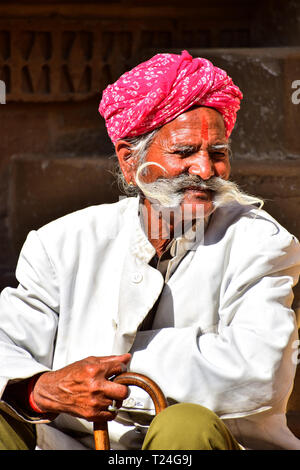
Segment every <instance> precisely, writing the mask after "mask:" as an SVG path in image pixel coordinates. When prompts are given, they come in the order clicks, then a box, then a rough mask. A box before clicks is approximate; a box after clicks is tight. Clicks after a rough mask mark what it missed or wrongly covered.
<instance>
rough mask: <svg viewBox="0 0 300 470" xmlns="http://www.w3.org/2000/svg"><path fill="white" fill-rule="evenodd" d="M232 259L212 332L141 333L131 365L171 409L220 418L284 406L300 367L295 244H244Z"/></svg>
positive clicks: (288, 239)
mask: <svg viewBox="0 0 300 470" xmlns="http://www.w3.org/2000/svg"><path fill="white" fill-rule="evenodd" d="M245 250H247V251H246V253H247V255H246V256H245ZM230 257H231V261H230V262H229V267H228V269H227V270H226V274H224V279H223V282H222V286H221V289H220V303H219V323H218V327H217V332H216V333H203V332H202V331H201V329H200V328H198V327H197V326H191V327H187V328H164V329H161V330H155V331H142V332H138V334H137V337H136V340H135V343H134V345H133V348H132V351H131V352H132V353H133V357H132V361H131V364H130V368H131V370H133V371H135V372H140V373H144V374H147V375H148V376H150V377H151V378H152V379H153V380H155V381H156V382H157V383H158V384H159V385H160V387H161V388H162V390H163V391H164V393H165V395H166V396H167V399H168V400H169V401H170V402H171V403H172V402H194V403H199V404H201V405H203V406H206V407H208V408H210V409H211V410H213V411H215V412H216V413H217V414H218V415H220V416H221V417H223V418H226V417H241V416H245V415H248V414H252V413H257V412H259V411H264V410H268V409H270V408H272V407H274V406H276V404H278V403H280V402H281V403H282V402H285V400H286V399H287V397H288V395H289V392H290V390H291V388H292V385H293V379H294V374H295V368H296V362H297V361H296V360H295V356H296V355H297V354H295V353H296V351H295V347H296V346H295V345H296V344H297V341H295V340H296V338H297V325H296V322H295V315H294V312H293V310H292V309H291V303H292V300H293V294H292V288H293V286H294V285H295V284H296V282H297V281H298V277H299V271H300V248H299V243H298V241H297V240H296V239H295V238H294V237H292V236H291V235H289V234H287V232H286V233H285V234H284V235H283V236H281V235H280V236H278V237H273V238H272V239H271V238H269V237H260V236H258V237H254V238H253V239H251V238H250V239H245V240H243V241H242V242H241V243H240V244H238V245H237V246H236V247H235V248H234V249H233V250H232V252H231V254H230ZM182 314H183V315H184V312H182Z"/></svg>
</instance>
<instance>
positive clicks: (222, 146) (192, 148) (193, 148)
mask: <svg viewBox="0 0 300 470" xmlns="http://www.w3.org/2000/svg"><path fill="white" fill-rule="evenodd" d="M208 148H209V150H229V149H230V145H229V143H226V142H222V143H216V144H213V145H209V146H208ZM199 149H200V145H193V144H190V145H189V144H186V145H185V144H177V145H176V144H175V145H172V151H177V152H178V151H181V152H198V151H199Z"/></svg>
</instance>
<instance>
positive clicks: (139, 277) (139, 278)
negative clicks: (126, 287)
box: [132, 273, 143, 284]
mask: <svg viewBox="0 0 300 470" xmlns="http://www.w3.org/2000/svg"><path fill="white" fill-rule="evenodd" d="M142 279H143V276H142V274H141V273H133V274H132V282H134V283H135V284H138V283H139V282H141V281H142Z"/></svg>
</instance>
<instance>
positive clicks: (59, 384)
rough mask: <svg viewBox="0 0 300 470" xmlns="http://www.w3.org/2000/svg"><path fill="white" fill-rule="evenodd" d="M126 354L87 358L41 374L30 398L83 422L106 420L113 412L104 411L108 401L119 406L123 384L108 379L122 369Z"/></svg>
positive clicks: (45, 408)
mask: <svg viewBox="0 0 300 470" xmlns="http://www.w3.org/2000/svg"><path fill="white" fill-rule="evenodd" d="M130 357H131V356H130V354H124V355H122V356H107V357H93V356H91V357H88V358H86V359H83V360H81V361H78V362H74V363H73V364H70V365H68V366H66V367H64V368H62V369H60V370H57V371H53V372H45V373H43V374H42V375H41V376H40V377H39V379H38V380H37V382H36V385H35V387H34V391H33V398H34V401H35V403H36V405H37V406H38V407H39V408H40V409H41V410H42V411H45V412H50V413H68V414H71V415H73V416H79V417H80V418H84V419H86V420H87V421H109V420H112V419H114V418H115V416H116V413H114V412H110V411H107V407H108V406H109V405H111V404H112V400H116V401H117V406H118V407H120V406H121V403H122V401H123V400H124V399H125V398H126V397H127V387H126V386H125V385H121V384H115V383H114V382H112V381H109V380H108V379H109V377H112V376H113V375H117V374H120V373H121V372H124V371H125V370H126V364H127V363H128V361H129V360H130Z"/></svg>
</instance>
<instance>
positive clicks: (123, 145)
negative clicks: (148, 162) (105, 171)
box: [115, 140, 137, 184]
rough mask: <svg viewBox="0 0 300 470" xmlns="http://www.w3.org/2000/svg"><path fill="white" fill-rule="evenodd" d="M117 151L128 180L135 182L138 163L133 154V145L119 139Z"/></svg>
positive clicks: (116, 144) (128, 181)
mask: <svg viewBox="0 0 300 470" xmlns="http://www.w3.org/2000/svg"><path fill="white" fill-rule="evenodd" d="M115 151H116V154H117V157H118V160H119V165H120V167H121V170H122V173H123V175H124V178H125V180H126V182H127V183H128V184H129V183H133V184H135V173H136V170H137V165H136V161H135V159H134V157H133V156H132V152H131V146H130V144H129V142H127V141H126V140H118V141H117V142H116V143H115Z"/></svg>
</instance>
